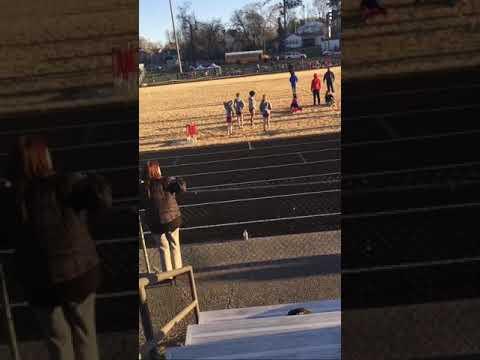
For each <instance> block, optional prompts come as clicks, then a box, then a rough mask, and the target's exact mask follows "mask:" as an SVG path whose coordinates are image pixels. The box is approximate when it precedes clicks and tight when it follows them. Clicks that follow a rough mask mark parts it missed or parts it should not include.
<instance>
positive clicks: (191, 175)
mask: <svg viewBox="0 0 480 360" xmlns="http://www.w3.org/2000/svg"><path fill="white" fill-rule="evenodd" d="M339 161H340V159H339V158H337V159H329V160H317V161H310V162H306V163H298V162H296V163H289V164H282V165H268V166H259V167H253V168H243V169H232V170H222V171H210V172H204V173H194V174H176V175H175V176H178V177H194V176H204V175H218V174H229V173H234V172H244V171H252V170H265V169H277V168H282V167H289V166H305V165H312V164H320V163H329V162H339Z"/></svg>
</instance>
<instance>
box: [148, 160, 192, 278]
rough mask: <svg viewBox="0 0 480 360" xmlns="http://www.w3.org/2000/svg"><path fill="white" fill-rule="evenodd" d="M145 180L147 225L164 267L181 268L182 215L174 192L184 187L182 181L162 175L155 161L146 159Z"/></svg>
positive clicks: (180, 190)
mask: <svg viewBox="0 0 480 360" xmlns="http://www.w3.org/2000/svg"><path fill="white" fill-rule="evenodd" d="M144 179H145V181H144V184H145V197H146V220H147V225H148V227H149V228H150V231H151V232H152V236H153V237H154V239H155V241H156V242H157V244H158V246H159V251H160V257H161V260H162V263H163V270H164V271H171V270H174V269H180V268H181V267H182V266H183V264H182V254H181V250H180V235H179V231H180V226H181V225H182V216H181V213H180V208H179V206H178V203H177V199H176V194H179V193H181V192H184V191H186V190H187V188H186V185H185V182H184V181H183V180H181V179H179V178H175V177H168V176H162V172H161V170H160V165H159V164H158V162H157V161H148V162H147V165H146V167H145V174H144ZM172 260H173V264H172Z"/></svg>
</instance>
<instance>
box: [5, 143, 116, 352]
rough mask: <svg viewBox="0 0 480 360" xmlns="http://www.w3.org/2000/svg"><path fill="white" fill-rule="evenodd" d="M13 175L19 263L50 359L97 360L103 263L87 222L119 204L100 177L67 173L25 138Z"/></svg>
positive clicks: (12, 158)
mask: <svg viewBox="0 0 480 360" xmlns="http://www.w3.org/2000/svg"><path fill="white" fill-rule="evenodd" d="M9 160H10V163H9V168H8V170H7V178H8V184H9V189H11V194H12V196H11V201H12V204H11V206H10V208H11V209H12V210H14V216H13V219H14V220H13V224H12V228H13V229H15V230H14V231H12V232H11V234H12V239H11V241H12V243H14V244H15V247H16V261H15V262H16V265H17V267H18V268H17V274H18V275H19V280H20V282H21V283H22V284H23V287H24V289H25V293H26V296H27V300H28V302H29V304H30V305H31V307H32V309H33V310H34V313H35V314H36V317H37V319H38V321H39V324H40V327H41V328H42V330H43V332H44V336H45V339H46V342H47V345H48V350H49V353H50V359H55V360H70V359H76V360H98V358H99V357H98V349H97V338H96V327H95V293H96V291H97V288H98V285H99V280H100V261H99V257H98V255H97V250H96V246H95V242H94V240H93V239H92V236H91V234H90V230H89V227H88V224H87V221H86V219H85V218H86V216H85V215H86V214H87V215H89V216H93V214H95V212H96V211H98V210H99V209H101V208H107V207H110V206H111V204H112V198H111V190H110V187H109V186H108V185H107V184H106V182H105V180H104V179H103V178H102V177H99V176H93V175H82V174H60V173H57V172H56V171H55V169H54V166H53V163H52V159H51V157H50V152H49V149H48V147H47V145H46V142H45V141H44V140H43V139H42V138H41V137H36V136H24V137H21V138H20V139H19V141H18V143H17V144H16V146H15V147H14V149H13V151H12V152H11V153H10V158H9Z"/></svg>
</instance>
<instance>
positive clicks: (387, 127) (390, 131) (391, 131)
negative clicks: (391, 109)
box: [378, 119, 399, 139]
mask: <svg viewBox="0 0 480 360" xmlns="http://www.w3.org/2000/svg"><path fill="white" fill-rule="evenodd" d="M378 123H379V124H380V126H381V127H382V128H383V129H384V130H385V131H386V132H387V134H388V136H390V137H391V138H392V139H396V138H398V137H399V134H398V133H397V132H396V131H395V130H394V129H393V127H392V126H390V125H389V124H387V122H386V121H385V119H379V120H378Z"/></svg>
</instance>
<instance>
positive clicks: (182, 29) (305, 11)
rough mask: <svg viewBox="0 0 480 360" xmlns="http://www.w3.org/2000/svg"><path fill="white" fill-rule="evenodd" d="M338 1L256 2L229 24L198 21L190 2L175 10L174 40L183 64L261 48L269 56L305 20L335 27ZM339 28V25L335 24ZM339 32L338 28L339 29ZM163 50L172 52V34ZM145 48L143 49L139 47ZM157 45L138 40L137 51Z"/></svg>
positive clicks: (287, 0)
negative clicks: (175, 29) (176, 40)
mask: <svg viewBox="0 0 480 360" xmlns="http://www.w3.org/2000/svg"><path fill="white" fill-rule="evenodd" d="M340 1H341V0H309V1H307V0H258V1H256V2H253V3H251V4H248V5H246V6H244V7H243V8H241V9H236V10H234V11H233V13H232V15H231V17H230V19H229V20H230V21H229V22H228V23H225V22H223V21H222V20H221V19H215V18H214V19H210V20H208V21H200V20H199V19H198V18H197V16H196V14H195V11H194V10H193V9H192V6H191V3H190V2H184V3H183V4H181V5H179V6H178V8H177V11H176V13H177V16H176V17H177V19H176V21H177V23H176V27H177V38H178V42H179V46H180V50H181V55H182V58H183V60H184V61H186V62H188V63H191V64H195V63H196V62H197V61H199V60H210V61H215V60H218V59H223V57H224V54H225V52H229V51H248V50H259V49H263V50H264V51H266V52H269V53H277V52H281V51H283V50H285V38H286V36H287V34H289V33H294V32H295V31H296V29H297V28H298V27H300V26H302V25H303V24H304V23H305V22H306V21H312V20H315V21H322V22H324V23H327V22H330V24H331V25H332V26H333V28H334V29H335V28H338V26H335V25H336V22H338V23H339V20H340V7H341V3H340ZM338 25H339V24H338ZM338 30H339V29H338ZM166 39H167V40H166V43H165V44H164V48H166V49H174V48H175V39H174V36H173V31H167V34H166ZM142 46H144V47H142ZM160 47H161V46H160V44H157V43H152V42H149V41H148V40H147V39H144V38H141V39H140V48H141V49H143V50H144V51H147V52H151V51H156V50H158V49H159V48H160Z"/></svg>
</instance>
